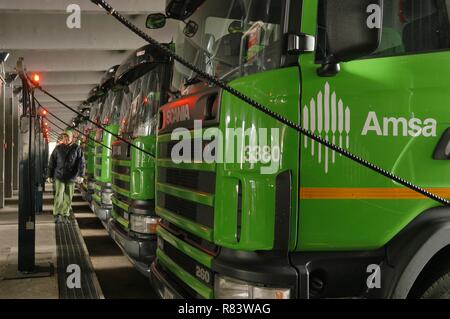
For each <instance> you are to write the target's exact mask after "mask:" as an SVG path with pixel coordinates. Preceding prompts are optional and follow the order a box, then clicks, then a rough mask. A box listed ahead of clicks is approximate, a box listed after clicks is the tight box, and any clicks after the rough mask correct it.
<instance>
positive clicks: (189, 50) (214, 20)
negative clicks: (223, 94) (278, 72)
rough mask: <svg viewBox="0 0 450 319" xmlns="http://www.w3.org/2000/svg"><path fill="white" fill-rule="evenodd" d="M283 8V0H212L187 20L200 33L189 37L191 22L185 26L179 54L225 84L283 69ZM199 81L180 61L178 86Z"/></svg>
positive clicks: (175, 80) (178, 44)
mask: <svg viewBox="0 0 450 319" xmlns="http://www.w3.org/2000/svg"><path fill="white" fill-rule="evenodd" d="M284 6H285V1H282V0H221V1H217V0H207V1H205V2H204V4H202V5H201V6H200V7H199V8H198V9H197V10H196V11H195V12H194V14H192V15H191V16H190V17H189V18H188V20H191V21H193V22H195V23H196V24H197V25H198V31H197V33H196V34H195V35H193V36H191V35H192V34H190V35H189V36H191V37H189V36H188V35H186V32H184V31H185V28H186V23H185V22H180V24H179V26H178V31H177V34H176V38H175V43H176V53H177V54H179V55H181V56H182V57H183V58H184V59H186V60H187V61H189V62H191V63H194V64H195V65H196V66H197V67H198V68H200V69H202V70H203V71H205V72H207V73H208V74H210V75H214V76H217V77H219V78H222V80H225V81H230V80H232V79H234V78H236V77H238V76H245V75H249V74H253V73H257V72H261V71H266V70H270V69H275V68H278V67H280V64H281V57H282V38H283V25H282V22H283V21H284V19H283V12H284ZM194 78H195V73H193V72H192V71H191V70H189V69H188V68H186V67H184V66H182V65H181V64H180V63H175V72H174V78H173V83H172V84H173V87H174V88H176V89H180V90H183V86H184V85H185V83H186V81H187V82H188V83H189V82H191V81H188V80H192V79H194Z"/></svg>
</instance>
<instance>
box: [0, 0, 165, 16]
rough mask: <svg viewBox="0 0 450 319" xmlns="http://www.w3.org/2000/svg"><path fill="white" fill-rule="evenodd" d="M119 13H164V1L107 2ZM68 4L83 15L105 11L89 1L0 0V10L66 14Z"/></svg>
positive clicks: (109, 0) (132, 0)
mask: <svg viewBox="0 0 450 319" xmlns="http://www.w3.org/2000/svg"><path fill="white" fill-rule="evenodd" d="M107 2H108V3H109V4H111V5H112V6H113V7H114V8H115V9H116V10H118V11H119V12H121V13H127V14H137V13H150V12H164V11H165V5H166V0H126V1H124V0H107ZM70 4H78V5H79V6H80V8H81V11H82V12H83V13H99V14H100V13H104V12H105V10H104V9H102V8H100V7H98V6H96V5H95V4H93V3H92V2H91V1H89V0H39V1H36V0H0V10H7V11H22V12H23V11H44V12H66V9H67V7H68V6H69V5H70Z"/></svg>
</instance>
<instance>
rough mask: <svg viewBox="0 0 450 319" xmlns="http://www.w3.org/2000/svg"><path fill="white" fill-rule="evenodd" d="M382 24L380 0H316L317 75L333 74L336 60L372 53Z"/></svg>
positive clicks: (376, 46)
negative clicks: (319, 67)
mask: <svg viewBox="0 0 450 319" xmlns="http://www.w3.org/2000/svg"><path fill="white" fill-rule="evenodd" d="M382 24H383V0H339V1H336V0H319V12H318V33H317V43H318V45H317V50H316V63H319V64H322V65H323V66H322V68H321V70H319V75H322V76H332V75H335V74H336V72H338V71H339V66H338V65H337V64H338V63H339V62H346V61H351V60H355V59H358V58H362V57H365V56H367V55H369V54H371V53H373V52H374V51H375V50H376V49H377V48H378V47H379V45H380V42H381V33H382ZM321 72H323V73H322V74H321ZM333 73H334V74H333Z"/></svg>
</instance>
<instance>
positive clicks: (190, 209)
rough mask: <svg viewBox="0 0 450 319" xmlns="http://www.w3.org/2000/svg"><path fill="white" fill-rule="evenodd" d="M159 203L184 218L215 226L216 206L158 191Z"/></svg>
mask: <svg viewBox="0 0 450 319" xmlns="http://www.w3.org/2000/svg"><path fill="white" fill-rule="evenodd" d="M157 198H158V200H157V202H158V204H159V206H162V207H165V208H166V209H168V210H169V211H171V212H174V213H176V214H178V215H180V216H183V217H184V218H187V219H189V220H192V221H195V222H196V223H198V224H200V225H203V226H206V227H209V228H213V227H214V208H213V207H210V206H207V205H202V204H197V203H194V202H191V201H188V200H185V199H182V198H179V197H176V196H172V195H168V194H164V193H161V192H158V197H157Z"/></svg>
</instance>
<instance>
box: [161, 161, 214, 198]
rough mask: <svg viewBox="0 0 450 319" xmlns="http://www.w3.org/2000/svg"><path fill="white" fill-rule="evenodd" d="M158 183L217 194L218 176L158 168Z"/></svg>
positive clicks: (212, 173)
mask: <svg viewBox="0 0 450 319" xmlns="http://www.w3.org/2000/svg"><path fill="white" fill-rule="evenodd" d="M158 181H160V182H163V183H167V184H171V185H176V186H180V187H184V188H190V189H193V190H196V191H199V192H203V193H215V191H216V174H215V173H214V172H203V171H194V170H185V169H176V168H162V167H160V168H158Z"/></svg>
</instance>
